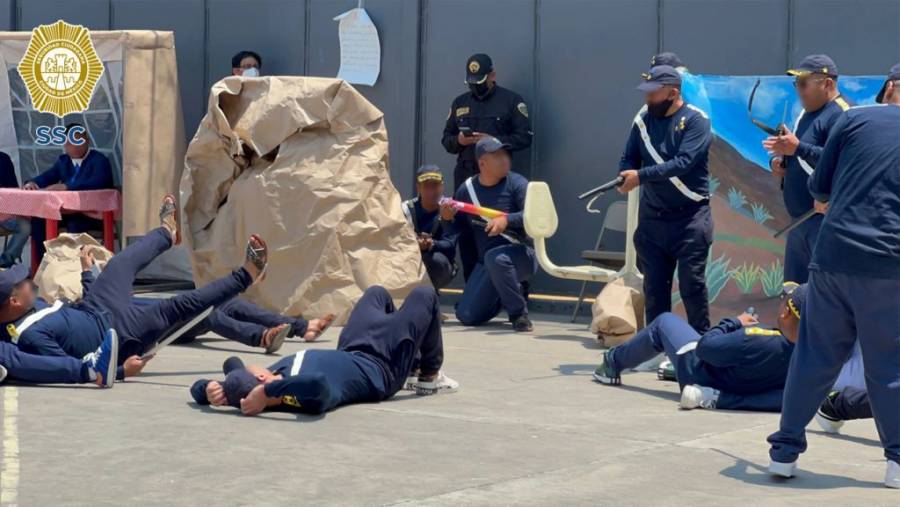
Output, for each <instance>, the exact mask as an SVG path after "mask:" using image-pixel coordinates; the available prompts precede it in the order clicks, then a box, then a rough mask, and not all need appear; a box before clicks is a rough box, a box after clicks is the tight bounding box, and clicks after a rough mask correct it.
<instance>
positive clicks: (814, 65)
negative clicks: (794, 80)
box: [787, 55, 838, 77]
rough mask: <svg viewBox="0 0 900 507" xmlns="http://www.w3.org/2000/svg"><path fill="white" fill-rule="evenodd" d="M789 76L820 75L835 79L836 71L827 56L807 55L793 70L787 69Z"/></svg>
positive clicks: (832, 61) (835, 67) (832, 62)
mask: <svg viewBox="0 0 900 507" xmlns="http://www.w3.org/2000/svg"><path fill="white" fill-rule="evenodd" d="M787 74H788V75H789V76H797V77H802V76H808V75H810V74H821V75H825V76H831V77H837V76H838V69H837V65H835V64H834V60H832V59H831V57H830V56H828V55H809V56H807V57H806V58H804V59H803V61H802V62H800V65H798V66H796V67H794V68H793V69H788V71H787Z"/></svg>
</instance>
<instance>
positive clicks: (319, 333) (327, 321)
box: [301, 313, 334, 343]
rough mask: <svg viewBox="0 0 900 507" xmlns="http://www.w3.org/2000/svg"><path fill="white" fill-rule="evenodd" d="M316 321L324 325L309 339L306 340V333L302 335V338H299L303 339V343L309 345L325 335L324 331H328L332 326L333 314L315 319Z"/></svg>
mask: <svg viewBox="0 0 900 507" xmlns="http://www.w3.org/2000/svg"><path fill="white" fill-rule="evenodd" d="M316 320H319V321H322V322H324V323H325V324H324V325H323V326H322V328H321V329H319V330H318V331H316V334H314V335H313V337H312V338H310V339H307V338H306V333H303V336H302V337H301V338H303V341H305V342H307V343H310V342H314V341H316V340H318V339H319V337H320V336H322V335H323V334H324V333H325V331H328V328H329V327H331V325H332V324H334V314H333V313H329V314H328V315H326V316H324V317H322V318H320V319H316ZM308 332H309V330H307V333H308Z"/></svg>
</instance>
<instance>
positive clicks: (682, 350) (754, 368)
mask: <svg viewBox="0 0 900 507" xmlns="http://www.w3.org/2000/svg"><path fill="white" fill-rule="evenodd" d="M805 300H806V285H805V284H804V285H797V284H792V283H786V284H785V291H784V294H783V301H782V302H781V307H780V308H779V312H778V329H769V328H767V327H764V326H760V325H759V322H758V321H757V319H756V317H755V316H753V315H749V314H747V313H744V314H742V315H740V316H739V317H737V318H729V319H723V320H722V321H721V322H719V324H718V325H716V326H715V327H713V328H712V329H710V330H709V331H708V332H706V334H704V335H703V336H700V335H699V334H698V333H697V332H696V331H694V329H693V328H692V327H691V326H690V325H689V324H688V323H687V322H685V320H684V319H682V318H681V317H679V316H677V315H674V314H672V313H664V314H662V315H660V316H659V317H657V318H656V319H654V321H653V322H651V323H650V325H649V326H647V327H646V328H644V329H642V330H641V331H640V332H639V333H638V334H636V335H635V336H634V337H633V338H631V339H630V340H628V341H627V342H625V343H623V344H622V345H619V346H616V347H613V348H611V349H609V350H608V351H606V352H604V354H603V362H602V363H601V364H600V366H598V367H597V369H596V370H595V371H594V379H595V380H597V381H598V382H600V383H602V384H608V385H618V384H620V383H621V376H620V372H622V371H624V370H627V369H629V368H634V367H635V366H637V365H639V364H641V363H643V362H644V361H647V360H649V359H652V358H653V357H655V356H656V355H657V354H659V353H660V352H664V353H665V354H666V356H667V357H668V359H669V360H670V361H672V363H673V364H674V365H675V371H676V376H677V377H678V384H679V387H680V388H681V403H680V405H681V408H684V409H693V408H708V409H726V410H755V411H765V412H779V411H780V410H781V398H782V392H783V389H784V383H785V379H786V378H787V371H788V367H789V365H790V362H791V354H792V352H793V350H794V343H796V341H797V336H798V334H799V324H800V315H801V308H802V306H803V303H804V302H805Z"/></svg>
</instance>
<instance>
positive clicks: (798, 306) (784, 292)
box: [781, 282, 807, 319]
mask: <svg viewBox="0 0 900 507" xmlns="http://www.w3.org/2000/svg"><path fill="white" fill-rule="evenodd" d="M806 294H807V286H806V284H805V283H803V284H800V283H797V282H784V284H783V285H782V286H781V296H782V297H783V298H785V299H787V305H788V309H789V310H790V311H791V313H793V314H794V317H797V318H798V319H799V318H800V316H801V315H803V306H804V305H805V304H806Z"/></svg>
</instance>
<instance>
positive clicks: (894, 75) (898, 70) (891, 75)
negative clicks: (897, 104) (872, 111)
mask: <svg viewBox="0 0 900 507" xmlns="http://www.w3.org/2000/svg"><path fill="white" fill-rule="evenodd" d="M898 80H900V63H895V64H894V66H893V67H891V70H890V72H888V75H887V79H886V80H885V81H884V84H883V85H882V86H881V91H880V92H878V96H877V97H875V102H878V103H879V104H881V103H882V102H883V101H884V93H885V92H886V91H887V85H888V83H889V82H891V81H898ZM895 93H896V92H895Z"/></svg>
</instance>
